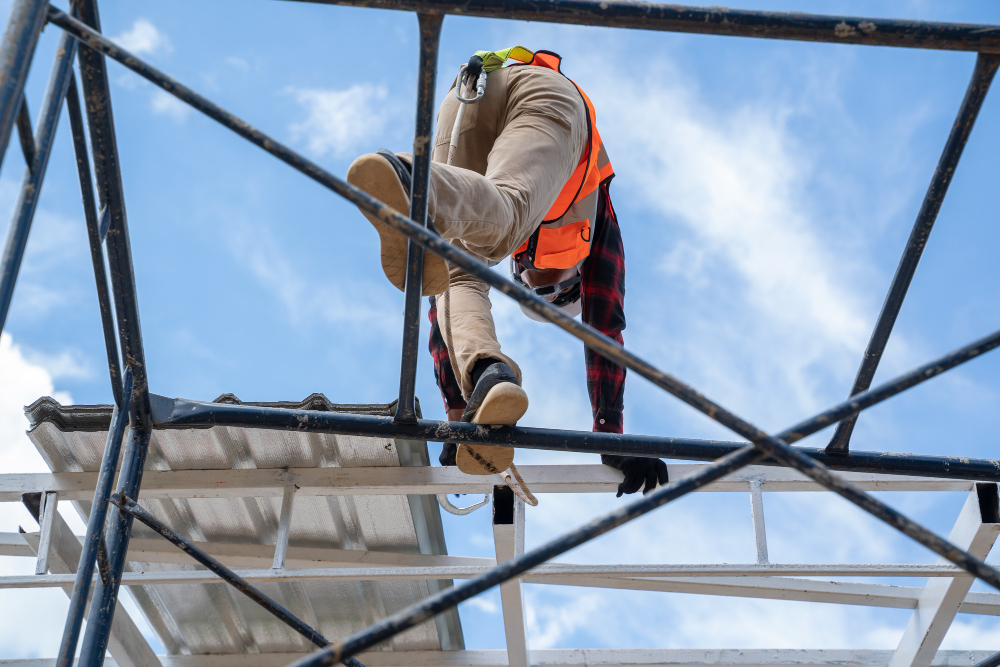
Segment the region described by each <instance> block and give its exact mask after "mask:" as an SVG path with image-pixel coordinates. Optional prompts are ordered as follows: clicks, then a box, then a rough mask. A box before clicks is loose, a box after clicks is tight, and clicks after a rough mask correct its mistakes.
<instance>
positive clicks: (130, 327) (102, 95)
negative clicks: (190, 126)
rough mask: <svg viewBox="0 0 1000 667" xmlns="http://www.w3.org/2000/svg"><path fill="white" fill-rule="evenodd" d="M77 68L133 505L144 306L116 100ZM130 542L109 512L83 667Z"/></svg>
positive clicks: (90, 662) (78, 5) (99, 644)
mask: <svg viewBox="0 0 1000 667" xmlns="http://www.w3.org/2000/svg"><path fill="white" fill-rule="evenodd" d="M50 11H51V7H50ZM73 11H74V12H79V15H80V17H81V19H82V22H78V23H79V24H80V25H87V26H89V27H88V28H87V29H88V30H97V31H99V30H100V26H101V22H100V17H99V15H98V11H97V4H96V0H77V1H76V2H74V3H73ZM67 18H69V17H68V16H67ZM72 20H74V21H75V19H72ZM78 62H79V67H80V77H81V83H82V86H83V96H84V100H85V103H86V104H85V106H86V110H87V124H88V129H89V134H90V139H91V142H92V145H91V150H92V154H93V161H94V174H95V176H96V180H97V190H98V196H99V201H100V202H101V205H102V206H106V207H108V209H109V211H110V214H111V226H110V228H109V229H108V235H107V241H106V249H107V254H108V269H109V272H110V274H111V286H112V291H113V296H114V300H115V315H116V316H117V320H118V321H117V323H116V324H117V329H118V339H119V345H120V349H121V355H122V359H123V361H124V363H125V365H126V366H127V367H128V368H129V369H130V370H131V372H132V376H133V389H132V396H131V400H130V405H131V409H130V411H129V422H130V423H131V430H130V435H129V441H128V444H127V446H126V448H125V453H124V456H123V458H122V467H121V474H120V475H119V478H118V492H119V493H122V494H124V495H127V496H129V497H130V498H137V497H138V495H139V487H140V485H141V483H142V472H143V464H144V462H145V459H146V454H147V452H148V449H149V438H150V435H151V433H152V431H151V430H150V420H149V386H148V384H149V380H148V378H147V375H146V362H145V353H144V351H143V347H142V331H141V328H140V325H139V305H138V300H137V298H136V288H135V275H134V271H133V268H132V250H131V247H130V243H129V237H128V224H127V220H126V213H125V196H124V193H123V191H122V180H121V170H120V166H119V159H118V146H117V141H116V139H115V129H114V128H115V125H114V117H113V114H112V110H111V93H110V90H109V86H108V72H107V67H106V64H105V62H104V56H103V55H102V54H101V53H99V52H97V51H94V50H93V49H79V54H78ZM131 535H132V517H131V516H129V515H123V514H121V513H120V512H118V511H114V512H112V517H111V521H110V528H109V530H108V532H107V539H106V543H107V548H108V568H109V572H108V583H107V584H104V583H103V582H99V584H98V586H97V587H96V589H95V591H94V596H93V600H92V602H91V606H90V614H89V615H88V623H87V630H86V633H85V634H84V638H83V644H82V646H81V649H80V664H81V665H83V666H84V667H92V666H97V665H100V664H102V663H103V662H104V654H105V651H106V649H107V644H108V637H109V635H110V632H111V619H112V617H113V615H114V611H115V607H116V606H117V602H118V589H119V585H120V583H121V574H122V570H123V568H124V567H125V559H126V553H127V551H128V543H129V539H130V538H131Z"/></svg>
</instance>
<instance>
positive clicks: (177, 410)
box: [152, 331, 1000, 482]
mask: <svg viewBox="0 0 1000 667" xmlns="http://www.w3.org/2000/svg"><path fill="white" fill-rule="evenodd" d="M997 347H1000V331H997V332H994V333H993V334H991V335H989V336H986V337H984V338H981V339H980V340H978V341H975V342H973V343H971V344H969V345H966V346H964V347H961V348H959V349H957V350H955V351H953V352H950V353H948V354H945V355H943V356H941V357H939V358H937V359H934V360H933V361H931V362H929V363H926V364H924V365H923V366H920V367H918V368H916V369H914V370H912V371H909V372H907V373H904V374H902V375H900V376H899V377H897V378H894V379H893V380H891V381H889V382H886V383H884V384H882V385H879V386H878V387H875V388H874V389H870V390H868V391H865V392H863V393H861V394H858V395H857V396H853V397H851V398H850V399H848V400H847V401H844V402H842V403H840V404H838V405H836V406H833V407H832V408H829V409H828V410H824V411H823V412H821V413H819V414H818V415H815V416H813V417H810V418H809V419H806V420H804V421H802V422H799V423H798V424H796V425H794V426H792V427H790V428H788V429H785V430H784V431H782V432H781V433H780V434H778V436H777V437H779V438H780V439H781V440H783V441H785V442H786V443H793V442H797V441H799V440H801V439H803V438H805V437H807V436H809V435H812V434H814V433H816V432H817V431H820V430H822V429H823V428H826V427H827V426H829V425H830V424H833V423H836V422H837V421H838V420H840V419H843V418H844V417H846V416H850V415H852V414H857V413H858V412H860V411H861V410H864V409H866V408H869V407H871V406H873V405H876V404H878V403H880V402H882V401H885V400H887V399H889V398H891V397H892V396H895V395H896V394H898V393H900V392H902V391H905V390H906V389H909V388H911V387H914V386H916V385H918V384H920V383H922V382H926V381H927V380H929V379H931V378H933V377H936V376H938V375H940V374H941V373H944V372H945V371H947V370H950V369H952V368H955V367H956V366H958V365H960V364H962V363H965V362H967V361H969V360H971V359H975V358H976V357H978V356H980V355H983V354H985V353H987V352H989V351H990V350H993V349H996V348H997ZM152 405H153V423H154V425H155V426H156V427H158V428H172V427H174V428H193V427H194V428H196V427H205V428H207V427H210V426H214V425H241V426H247V427H251V428H254V427H256V428H273V429H287V430H299V431H315V432H322V433H339V434H344V435H358V436H374V437H384V438H403V439H412V440H432V441H440V442H447V441H455V440H461V441H463V442H476V443H482V444H487V445H503V446H508V447H510V446H512V447H518V448H523V449H546V450H552V451H564V452H583V453H594V454H604V453H610V454H628V455H633V456H655V457H659V458H671V459H688V460H696V461H714V460H715V459H718V458H720V457H722V456H724V455H726V454H729V453H731V452H733V451H735V450H737V449H739V448H741V447H744V446H746V445H747V444H749V443H746V442H727V441H717V440H698V439H692V438H669V437H662V436H647V435H631V434H618V433H598V432H589V431H587V432H583V431H565V430H556V429H540V428H524V427H485V426H479V425H476V424H469V423H465V422H440V421H433V420H426V419H421V420H418V421H417V422H416V423H414V424H399V423H395V422H393V421H392V420H391V419H389V418H387V417H377V416H372V415H354V414H346V413H336V412H319V411H313V410H289V409H282V408H268V407H260V406H252V405H232V404H228V403H204V402H198V401H189V400H184V399H169V398H165V397H162V396H156V395H154V396H153V397H152ZM799 451H801V452H803V453H804V454H806V455H807V456H810V457H813V458H815V459H817V460H819V461H822V462H823V463H825V464H826V465H828V466H830V467H831V468H835V469H837V470H850V471H855V472H878V473H888V474H897V475H918V476H930V477H944V478H959V479H970V480H973V479H974V480H979V481H993V482H997V481H1000V461H997V460H992V459H970V458H968V457H963V456H949V457H938V456H924V455H917V454H899V453H894V452H864V451H861V452H858V451H856V452H852V453H850V454H849V455H847V456H843V455H830V454H827V453H826V451H825V450H823V449H819V448H805V447H802V448H799ZM763 463H765V464H769V465H780V464H779V463H778V462H777V461H774V460H773V459H766V460H764V461H763Z"/></svg>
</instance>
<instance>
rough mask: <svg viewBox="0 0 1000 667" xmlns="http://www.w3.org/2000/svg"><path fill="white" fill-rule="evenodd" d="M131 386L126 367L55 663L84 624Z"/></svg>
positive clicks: (66, 660) (62, 666)
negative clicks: (119, 400) (121, 396)
mask: <svg viewBox="0 0 1000 667" xmlns="http://www.w3.org/2000/svg"><path fill="white" fill-rule="evenodd" d="M132 389H133V385H132V373H131V371H130V370H129V369H125V378H124V391H123V394H124V397H125V400H124V402H123V403H122V405H121V406H118V405H116V406H115V407H114V410H113V411H112V413H111V428H110V429H109V430H108V440H107V442H106V443H105V445H104V457H103V458H102V459H101V470H100V472H99V473H98V475H97V489H96V490H95V491H94V503H93V504H92V505H91V507H90V520H89V521H88V522H87V535H86V537H84V539H83V550H82V551H81V553H80V563H79V565H77V568H76V581H75V582H74V584H73V595H72V596H71V598H70V603H69V613H68V614H67V615H66V626H65V627H64V628H63V637H62V642H61V643H60V644H59V657H58V658H57V659H56V667H69V666H70V665H72V664H73V655H74V654H75V653H76V644H77V641H78V640H79V638H80V627H81V626H82V624H83V610H84V608H85V607H86V606H87V598H88V597H89V596H90V584H91V579H93V577H94V563H95V561H96V560H97V549H98V547H99V545H100V544H101V541H102V540H103V539H104V519H105V517H106V516H107V514H108V498H110V497H111V485H112V483H113V482H114V479H115V468H117V467H118V454H119V453H120V452H121V450H122V438H123V437H124V435H125V427H126V426H127V425H128V413H129V409H130V408H131V405H130V403H131V401H132ZM109 624H110V619H109Z"/></svg>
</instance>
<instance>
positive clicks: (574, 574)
mask: <svg viewBox="0 0 1000 667" xmlns="http://www.w3.org/2000/svg"><path fill="white" fill-rule="evenodd" d="M610 567H615V566H610ZM637 567H638V568H643V567H648V566H637ZM748 567H750V566H748ZM484 571H485V568H482V567H472V568H470V567H434V568H326V569H310V570H273V569H271V568H266V569H260V570H237V574H239V575H240V576H241V577H243V578H244V579H246V580H247V581H251V582H279V583H282V582H284V583H287V582H303V583H305V582H310V581H386V580H410V581H412V580H424V579H467V578H470V577H473V576H475V575H477V574H481V573H482V572H484ZM567 572H570V573H571V574H567ZM588 572H589V574H588ZM624 572H626V570H621V571H619V573H618V574H619V575H621V574H622V573H624ZM949 574H950V575H951V576H953V575H954V572H950V573H949ZM909 576H914V575H913V573H912V572H911V573H910V575H909ZM522 580H523V581H524V583H530V584H552V585H560V586H585V587H592V588H619V589H628V590H643V591H660V592H665V593H691V594H697V595H721V596H729V597H744V598H764V599H772V600H800V601H805V602H825V603H832V604H849V605H859V606H867V607H895V608H899V609H914V608H916V606H917V602H918V600H919V599H920V594H921V592H922V590H923V589H922V588H920V587H918V586H889V585H885V584H860V583H849V582H837V581H817V580H812V579H789V578H784V577H755V576H749V575H745V576H735V577H732V576H731V577H722V576H720V577H713V578H700V577H683V578H654V577H647V576H639V577H635V576H632V577H629V576H609V574H608V572H607V571H606V570H605V571H602V570H601V567H600V566H578V565H577V566H566V565H549V566H540V567H539V568H537V569H535V570H532V571H531V574H528V575H525V576H524V577H522ZM72 581H73V577H72V576H69V575H55V574H50V575H42V576H36V575H25V576H8V577H0V588H46V587H54V586H66V585H70V584H72ZM218 581H219V580H218V578H217V577H216V575H215V574H213V573H212V572H207V571H190V570H184V571H168V572H128V573H125V574H123V575H122V581H121V583H122V584H123V585H125V586H141V585H151V584H205V583H215V582H218ZM959 612H961V613H966V614H985V615H990V616H1000V593H979V592H973V593H969V594H968V595H966V597H965V600H964V601H963V602H962V603H961V605H960V607H959Z"/></svg>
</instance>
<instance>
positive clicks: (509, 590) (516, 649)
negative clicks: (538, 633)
mask: <svg viewBox="0 0 1000 667" xmlns="http://www.w3.org/2000/svg"><path fill="white" fill-rule="evenodd" d="M493 542H494V544H495V546H496V554H497V563H502V562H504V561H506V560H510V559H511V558H514V557H516V556H520V555H521V554H523V553H524V501H522V500H521V499H520V498H518V497H516V496H515V495H514V492H513V491H511V490H510V489H509V488H507V487H506V486H497V487H495V488H494V490H493ZM500 606H501V607H502V608H503V631H504V636H505V637H506V639H507V660H508V664H509V666H510V667H528V665H529V664H531V662H530V660H529V658H528V637H527V633H528V628H527V623H526V622H525V613H524V588H523V586H522V584H521V579H520V578H514V579H511V580H510V581H507V582H505V583H503V584H500Z"/></svg>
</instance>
